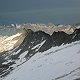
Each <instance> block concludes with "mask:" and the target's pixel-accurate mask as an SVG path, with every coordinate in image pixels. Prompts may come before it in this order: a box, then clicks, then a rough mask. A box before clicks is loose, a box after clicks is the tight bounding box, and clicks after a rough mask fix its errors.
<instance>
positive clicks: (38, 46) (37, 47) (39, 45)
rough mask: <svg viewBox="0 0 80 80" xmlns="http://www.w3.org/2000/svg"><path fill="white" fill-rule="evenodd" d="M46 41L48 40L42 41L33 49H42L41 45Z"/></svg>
mask: <svg viewBox="0 0 80 80" xmlns="http://www.w3.org/2000/svg"><path fill="white" fill-rule="evenodd" d="M45 42H46V40H44V41H43V42H41V43H40V44H37V45H36V46H34V47H33V48H32V50H33V49H36V51H38V50H39V49H40V47H41V46H42V45H43V44H44V43H45Z"/></svg>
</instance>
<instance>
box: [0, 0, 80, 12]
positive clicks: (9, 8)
mask: <svg viewBox="0 0 80 80" xmlns="http://www.w3.org/2000/svg"><path fill="white" fill-rule="evenodd" d="M76 7H77V8H80V0H0V13H3V12H4V13H5V12H15V11H24V10H25V11H27V10H35V9H49V8H76Z"/></svg>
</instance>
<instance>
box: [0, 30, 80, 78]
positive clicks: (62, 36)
mask: <svg viewBox="0 0 80 80" xmlns="http://www.w3.org/2000/svg"><path fill="white" fill-rule="evenodd" d="M78 40H80V29H76V30H75V31H74V32H73V33H72V34H66V33H65V32H63V31H58V32H53V34H52V35H49V34H47V33H45V32H43V31H37V32H33V31H32V30H30V29H29V30H28V32H27V33H26V37H25V39H24V41H23V42H22V44H21V45H20V46H19V47H18V48H15V49H13V50H11V51H8V52H3V53H0V78H1V77H4V76H6V75H8V74H9V73H10V71H12V70H13V69H15V67H11V65H13V64H15V65H16V66H19V65H21V64H23V63H24V62H26V61H27V60H29V59H30V58H31V57H32V56H33V55H35V54H36V53H37V52H44V51H46V50H48V49H50V48H51V47H52V46H53V47H54V46H60V45H61V44H64V45H65V44H67V43H71V42H74V41H78ZM42 42H44V43H43V44H42V45H41V43H42ZM19 50H20V51H19ZM26 51H27V52H26ZM14 53H16V54H14ZM23 53H25V54H26V55H25V56H24V58H25V61H24V62H21V63H20V64H19V65H17V63H16V60H17V61H18V60H20V57H19V56H20V55H22V54H23ZM8 60H10V62H8ZM5 61H6V62H7V64H3V63H4V62H5Z"/></svg>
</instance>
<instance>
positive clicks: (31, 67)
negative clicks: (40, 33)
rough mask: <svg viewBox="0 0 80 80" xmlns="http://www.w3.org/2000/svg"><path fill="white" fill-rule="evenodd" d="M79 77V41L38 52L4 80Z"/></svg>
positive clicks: (53, 79) (46, 79) (57, 79)
mask: <svg viewBox="0 0 80 80" xmlns="http://www.w3.org/2000/svg"><path fill="white" fill-rule="evenodd" d="M78 77H80V41H76V42H73V43H71V44H66V45H61V46H59V47H58V46H57V47H52V48H51V49H49V50H47V51H45V52H43V53H40V52H38V53H37V54H35V55H34V56H33V57H32V58H30V59H29V60H28V61H27V62H26V63H24V64H22V65H21V66H19V67H18V68H16V69H15V70H14V71H12V72H11V73H10V74H9V75H8V76H7V77H5V78H4V80H73V79H76V78H78Z"/></svg>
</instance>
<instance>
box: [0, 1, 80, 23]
mask: <svg viewBox="0 0 80 80" xmlns="http://www.w3.org/2000/svg"><path fill="white" fill-rule="evenodd" d="M17 22H20V23H21V22H41V23H45V22H56V23H69V22H70V23H74V22H80V0H0V24H2V23H3V24H5V23H17Z"/></svg>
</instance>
